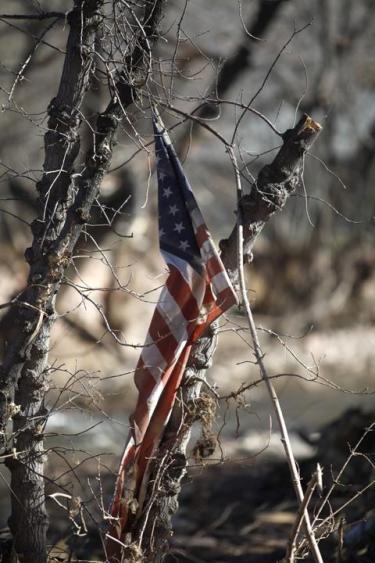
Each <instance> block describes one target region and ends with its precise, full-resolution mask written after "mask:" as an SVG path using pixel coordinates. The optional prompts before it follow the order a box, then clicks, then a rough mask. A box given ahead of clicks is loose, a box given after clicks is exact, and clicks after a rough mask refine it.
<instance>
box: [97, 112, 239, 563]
mask: <svg viewBox="0 0 375 563" xmlns="http://www.w3.org/2000/svg"><path fill="white" fill-rule="evenodd" d="M154 132H155V152H156V162H157V176H158V186H159V189H158V203H159V241H160V250H161V254H162V256H163V257H164V260H165V262H166V263H167V265H168V269H169V275H168V278H167V281H166V283H165V286H164V288H163V290H162V292H161V295H160V298H159V301H158V304H157V306H156V309H155V312H154V315H153V318H152V321H151V324H150V327H149V331H148V335H147V338H146V343H145V346H144V348H143V349H142V353H141V356H140V358H139V361H138V364H137V367H136V370H135V376H134V380H135V384H136V386H137V389H138V401H137V405H136V408H135V411H134V413H133V415H132V416H131V418H130V423H131V424H130V427H131V430H130V435H129V439H128V443H127V446H126V448H125V451H124V454H123V457H122V460H121V464H120V468H119V471H118V476H117V482H116V488H115V494H114V500H113V503H112V508H111V515H112V517H113V518H112V519H111V525H110V529H109V531H108V534H107V557H109V559H108V560H110V561H116V560H117V559H116V557H118V560H120V559H121V557H120V553H121V544H120V543H119V542H124V540H125V538H126V534H127V533H128V531H129V529H128V528H129V524H130V520H132V521H133V520H134V517H135V518H137V517H138V516H139V515H140V514H141V511H142V505H143V503H144V500H145V495H146V491H147V485H148V478H149V466H150V462H151V460H152V459H153V457H154V456H155V452H156V449H157V447H158V445H159V443H160V440H161V438H162V435H163V431H164V429H165V426H166V424H167V422H168V419H169V416H170V414H171V411H172V408H173V404H174V401H175V397H176V393H177V390H178V387H179V385H180V383H181V379H182V376H183V373H184V369H185V366H186V362H187V360H188V358H189V355H190V352H191V347H192V344H193V343H194V342H195V341H196V340H197V339H198V338H199V336H201V335H202V334H203V333H204V331H205V330H206V329H207V327H208V326H209V325H210V324H211V323H212V322H213V321H214V320H215V319H217V318H218V317H219V316H220V315H221V314H222V313H223V312H224V311H226V310H227V309H228V308H229V307H231V306H232V305H233V304H234V303H236V302H237V297H236V294H235V291H234V289H233V287H232V285H231V282H230V280H229V278H228V275H227V273H226V271H225V268H224V266H223V263H222V261H221V259H220V257H219V255H218V252H217V250H216V248H215V246H214V243H213V241H212V239H211V236H210V234H209V232H208V229H207V227H206V224H205V222H204V220H203V217H202V214H201V212H200V210H199V208H198V205H197V202H196V199H195V197H194V194H193V192H192V190H191V187H190V185H189V182H188V180H187V178H186V176H185V174H184V172H183V169H182V166H181V163H180V161H179V159H178V157H177V155H176V153H175V152H174V149H173V147H172V145H171V142H170V139H169V137H168V134H167V132H166V130H165V128H164V126H163V124H162V122H161V120H160V117H159V116H154ZM112 538H114V539H112ZM115 540H117V541H115Z"/></svg>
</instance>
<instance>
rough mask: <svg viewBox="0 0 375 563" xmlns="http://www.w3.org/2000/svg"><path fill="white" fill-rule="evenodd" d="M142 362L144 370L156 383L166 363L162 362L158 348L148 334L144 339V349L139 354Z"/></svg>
mask: <svg viewBox="0 0 375 563" xmlns="http://www.w3.org/2000/svg"><path fill="white" fill-rule="evenodd" d="M141 358H142V361H143V363H144V365H145V368H147V369H148V371H149V372H150V373H151V375H152V377H153V378H154V379H155V381H156V382H157V383H158V382H159V381H160V378H161V376H162V374H163V371H164V368H165V366H166V365H167V362H166V361H165V360H164V358H163V356H162V354H161V353H160V350H159V348H158V347H157V345H156V344H155V343H154V341H153V340H152V338H151V336H150V335H149V334H148V335H147V338H146V343H145V347H144V348H143V350H142V353H141Z"/></svg>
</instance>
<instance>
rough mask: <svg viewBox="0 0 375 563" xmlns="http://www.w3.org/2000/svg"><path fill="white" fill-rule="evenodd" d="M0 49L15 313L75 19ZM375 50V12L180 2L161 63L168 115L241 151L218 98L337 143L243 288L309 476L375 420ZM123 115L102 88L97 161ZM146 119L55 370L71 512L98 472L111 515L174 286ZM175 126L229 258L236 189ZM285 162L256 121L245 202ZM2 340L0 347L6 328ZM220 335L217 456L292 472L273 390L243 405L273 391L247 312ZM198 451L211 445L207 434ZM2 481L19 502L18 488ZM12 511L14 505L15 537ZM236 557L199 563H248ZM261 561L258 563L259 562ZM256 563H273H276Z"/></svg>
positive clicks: (5, 253)
mask: <svg viewBox="0 0 375 563" xmlns="http://www.w3.org/2000/svg"><path fill="white" fill-rule="evenodd" d="M71 7H72V2H71V1H70V0H59V1H57V0H56V1H49V2H46V1H41V2H37V1H26V0H24V1H21V0H3V2H2V3H1V9H0V11H1V12H3V13H4V14H5V13H8V14H9V13H14V14H16V13H19V14H22V13H31V12H32V13H38V12H39V11H41V10H43V9H46V10H47V9H48V10H54V9H56V10H59V11H65V10H66V11H68V10H70V9H71ZM53 22H54V25H52V23H53ZM0 29H1V34H0V102H1V109H2V111H1V115H0V120H1V127H0V141H1V149H0V150H1V156H0V158H1V160H0V182H1V183H0V200H1V201H0V208H1V209H0V303H5V302H8V301H9V300H10V299H12V297H14V296H15V295H16V294H17V293H18V292H19V291H20V290H21V289H22V288H23V286H24V284H25V280H26V276H27V265H26V263H25V261H24V257H23V254H24V251H25V248H26V247H28V246H29V245H30V240H31V238H30V231H29V223H30V222H31V221H32V219H33V218H34V216H35V212H36V207H35V200H36V190H35V183H36V182H37V181H38V179H39V178H40V176H41V173H42V166H43V135H44V133H45V131H46V123H47V118H46V115H47V114H46V112H47V108H48V104H49V102H50V100H51V99H52V98H53V96H54V95H55V94H56V91H57V87H58V81H59V78H60V74H61V69H62V64H63V62H64V49H65V43H66V39H67V34H68V31H69V29H68V25H67V23H66V21H64V20H63V19H62V20H59V21H54V20H52V21H50V20H46V21H44V20H42V21H38V20H36V19H35V20H32V21H25V20H17V19H14V20H8V19H7V20H5V19H4V18H2V17H1V14H0ZM374 32H375V10H374V6H373V2H372V1H369V0H358V1H356V2H353V1H350V0H298V1H297V0H289V1H287V0H284V1H277V0H268V1H261V0H260V1H255V0H254V1H245V0H244V1H242V2H240V1H239V2H234V1H228V0H216V2H215V3H214V4H213V3H211V2H206V1H204V0H190V1H189V2H186V3H185V2H178V1H177V0H171V1H170V2H168V3H167V5H166V8H165V15H164V18H163V20H162V23H161V35H162V39H161V40H160V41H159V42H158V44H157V46H156V48H155V51H154V57H155V63H154V65H155V77H154V81H153V88H154V89H155V92H156V93H157V94H158V96H159V97H160V98H161V99H164V100H166V99H167V100H169V101H171V102H172V104H173V105H174V106H175V107H176V108H178V109H180V110H182V111H184V112H191V111H193V110H194V109H195V108H197V106H198V105H200V106H201V107H200V109H199V110H198V112H197V114H198V115H200V116H201V117H202V118H205V119H207V120H209V124H210V126H211V127H213V128H214V129H216V130H217V131H219V132H220V133H221V134H222V135H223V136H225V137H226V138H227V139H230V138H231V136H232V134H233V131H234V129H235V126H236V122H237V120H238V117H239V114H240V111H239V109H238V107H237V106H235V105H233V104H229V103H228V104H225V103H223V104H221V105H220V107H218V106H217V105H216V104H212V103H210V102H209V98H214V97H215V96H216V95H218V96H219V98H220V99H222V100H226V101H230V102H237V103H242V104H247V103H248V102H249V100H251V99H252V98H253V97H254V96H255V95H256V97H255V99H254V101H253V102H252V107H254V108H255V109H256V110H258V111H260V112H262V113H263V114H264V115H266V116H267V117H268V119H269V120H271V121H272V123H273V124H274V125H275V126H276V127H277V129H279V130H281V131H284V130H286V129H288V128H290V127H292V126H293V124H294V123H295V122H296V119H298V117H299V116H300V114H301V112H304V111H305V112H307V113H309V114H310V115H311V116H312V117H313V119H315V120H316V121H318V122H319V123H320V124H321V125H322V127H323V131H322V133H321V135H320V137H319V139H318V141H317V142H316V143H315V145H314V147H313V150H312V152H311V154H308V155H307V156H306V159H305V167H304V181H303V182H301V184H300V186H299V188H298V190H297V192H296V193H295V194H294V195H293V196H292V197H291V199H290V201H289V202H288V204H287V207H286V209H284V210H283V212H282V213H280V214H276V215H275V216H274V217H273V218H272V220H271V221H270V223H269V224H268V225H267V226H266V228H265V230H264V232H263V233H262V235H261V238H260V239H259V240H258V241H257V244H256V247H255V251H254V260H253V262H252V264H251V265H250V266H247V271H246V275H247V279H248V286H249V290H250V296H251V302H252V304H253V309H254V312H255V314H256V322H257V324H258V325H259V326H260V327H261V339H262V344H263V346H264V352H265V362H266V365H267V367H268V369H269V371H270V373H271V374H272V375H277V374H282V375H281V376H280V378H279V379H278V380H277V381H276V386H277V389H278V392H279V396H280V400H281V402H282V406H283V408H284V410H285V415H286V418H287V422H288V426H289V429H290V430H291V433H292V437H293V445H294V448H295V451H296V454H297V456H298V457H299V458H300V459H303V458H308V457H309V456H312V455H315V453H316V445H314V444H315V442H314V440H313V438H314V436H315V437H316V436H318V433H319V431H320V430H321V428H322V427H323V426H324V425H327V424H329V423H330V422H332V421H333V420H336V419H337V418H338V417H339V416H340V415H341V414H342V413H343V412H345V411H347V409H349V408H350V409H352V410H351V412H352V413H357V414H358V413H359V411H361V414H358V416H364V417H366V416H371V412H373V411H374V397H373V394H372V393H373V391H374V381H375V379H374V371H375V346H374V343H375V248H374V243H373V238H374V216H375V209H374V202H375V196H374V190H373V185H374V178H375V33H374ZM40 39H42V41H40ZM108 99H109V93H108V87H107V84H106V82H105V80H102V79H101V77H100V74H98V75H97V76H96V77H94V79H93V88H92V92H91V93H90V95H89V96H88V97H87V101H86V103H85V106H84V107H83V108H82V113H83V115H84V123H83V126H82V154H83V152H84V149H85V146H87V142H88V140H89V139H90V135H91V134H92V126H93V123H94V118H95V115H96V114H97V112H98V111H102V110H103V109H104V108H105V106H106V104H107V102H108ZM145 108H147V100H140V101H139V103H137V104H135V105H134V106H133V108H132V109H131V112H130V114H129V116H128V119H127V120H125V121H124V123H123V126H122V127H121V131H120V133H119V136H118V144H117V146H116V149H115V154H114V158H113V162H112V169H111V172H110V173H109V174H108V175H107V177H106V178H105V180H104V182H103V186H102V192H101V196H100V202H98V203H97V205H96V206H95V209H94V210H93V214H92V217H91V222H90V225H88V227H87V229H86V234H85V235H84V236H82V237H81V239H80V241H79V243H78V245H77V248H76V251H75V256H74V261H73V264H72V266H71V268H70V269H69V271H68V274H67V278H66V280H65V284H64V285H63V288H62V290H61V293H60V295H59V298H58V303H57V312H58V319H57V322H56V324H55V327H54V329H53V339H52V344H51V350H50V365H51V373H50V391H49V395H48V402H49V405H48V406H49V407H50V408H51V409H52V410H51V416H50V419H49V423H48V432H49V433H50V436H49V441H48V446H49V447H50V448H51V450H53V451H52V453H51V455H50V456H49V460H48V462H47V463H48V475H49V477H50V478H51V479H55V478H56V479H57V478H59V479H62V480H64V479H65V481H66V483H67V485H68V486H69V487H71V490H72V494H74V495H78V494H81V493H79V491H80V490H81V487H82V483H81V482H80V479H82V478H83V479H84V481H85V486H87V476H88V475H89V476H90V475H91V476H92V479H94V480H95V478H97V476H98V471H99V472H100V474H102V475H109V476H108V483H109V484H108V491H106V492H105V495H106V496H105V499H106V502H107V498H108V495H109V488H110V483H111V479H112V478H111V477H110V473H108V472H109V471H110V470H114V469H115V468H116V466H117V463H118V459H119V456H120V455H121V452H122V449H123V447H124V444H125V440H126V436H127V431H128V422H127V420H128V415H129V414H130V413H131V411H132V408H133V406H134V401H135V391H134V387H133V383H132V370H133V369H134V367H135V364H136V361H137V358H138V355H139V353H140V347H141V346H142V343H143V340H144V338H145V335H146V332H147V328H148V322H149V320H150V317H151V315H152V312H153V307H154V304H155V302H156V301H157V297H158V291H159V289H160V286H161V285H162V284H163V281H164V279H165V267H164V264H163V262H162V260H161V258H160V256H159V254H158V245H157V222H156V219H157V210H156V184H155V177H154V174H153V173H152V170H153V154H152V152H153V149H152V145H151V144H150V143H151V141H152V137H151V126H150V120H149V113H148V112H147V110H145ZM161 111H162V106H161ZM162 114H163V118H164V120H165V122H166V124H167V125H168V126H170V127H171V137H172V139H173V140H174V143H175V146H176V148H177V150H178V152H179V154H180V156H181V158H182V160H183V162H184V167H185V170H186V173H187V175H188V177H189V178H190V181H191V184H192V187H193V190H194V191H195V193H196V196H197V198H198V200H199V203H200V206H201V210H202V212H203V214H204V216H205V218H206V220H207V223H208V225H209V227H210V229H211V232H212V235H213V237H214V239H215V240H216V241H219V240H220V239H221V238H225V237H227V236H228V235H229V233H230V231H231V229H232V227H233V225H234V222H235V214H234V209H235V184H234V178H233V174H232V168H231V165H230V162H229V159H228V156H227V154H226V153H225V150H224V147H223V146H222V144H221V143H220V142H219V141H218V140H217V139H216V138H215V137H214V136H213V135H211V134H210V133H209V132H208V131H206V130H203V129H202V128H198V127H197V126H194V127H193V126H192V125H191V123H190V124H187V123H186V122H183V120H182V119H181V116H177V117H176V115H173V112H172V111H164V112H163V111H162ZM279 144H280V139H279V137H278V136H277V135H275V133H274V132H273V131H272V130H271V128H270V127H269V126H268V125H267V124H266V123H265V122H264V121H262V120H261V119H259V118H258V117H257V116H256V115H252V114H250V113H247V114H246V115H245V117H244V118H243V119H242V121H241V124H240V126H239V128H238V131H237V137H236V146H237V149H238V154H239V158H240V162H241V167H242V176H243V184H244V189H245V190H249V189H250V187H251V183H252V181H253V179H254V178H256V176H257V173H258V171H259V170H260V168H261V167H262V166H263V165H264V164H266V163H268V162H270V161H271V160H272V158H273V157H274V155H275V154H276V151H277V149H278V146H279ZM73 283H74V284H75V285H76V286H77V285H78V287H79V288H80V291H77V290H76V289H74V287H72V284H73ZM2 312H3V311H1V310H0V313H2ZM4 312H5V309H4ZM0 325H1V332H2V334H3V337H4V335H5V334H6V331H7V325H6V323H4V322H1V321H0ZM221 325H222V326H221V328H220V333H221V334H220V339H219V347H218V350H217V352H216V355H215V360H214V365H213V367H212V368H211V369H210V382H211V385H214V386H215V388H216V391H217V393H218V395H220V396H221V397H222V399H218V418H217V420H216V421H215V422H214V426H213V432H214V433H216V434H217V433H218V432H219V436H220V439H219V442H220V447H219V448H217V450H216V452H215V453H214V454H213V456H212V460H211V463H212V464H213V465H215V463H220V464H221V463H222V461H223V460H228V463H229V462H230V461H232V462H233V460H250V463H251V464H253V463H255V458H254V456H255V455H256V454H257V453H258V452H260V451H263V450H264V452H263V453H262V454H261V456H258V457H256V460H257V461H256V463H258V464H259V463H262V461H261V460H263V459H264V460H267V459H271V458H272V459H276V458H277V459H278V456H280V455H281V452H282V448H281V444H280V440H279V437H278V434H277V431H276V430H274V429H273V426H274V425H273V423H272V422H271V421H272V413H271V410H272V409H271V406H270V403H269V400H268V397H267V395H266V391H265V388H264V387H263V386H262V385H256V386H253V387H251V388H250V389H249V390H248V391H247V392H246V393H242V394H240V395H236V396H235V397H234V398H233V396H232V398H229V396H230V395H231V394H233V392H235V391H237V390H238V389H239V388H240V387H241V385H243V384H245V385H246V384H248V383H250V382H252V381H256V380H258V379H259V373H258V368H257V366H255V365H254V364H253V363H252V350H251V346H250V345H249V342H248V337H247V335H246V333H245V332H243V331H241V330H238V329H239V328H240V327H242V326H245V325H246V322H245V319H243V318H242V316H241V314H240V313H239V312H238V311H233V312H232V313H231V314H229V315H227V318H226V319H225V320H224V321H222V323H221ZM109 327H110V329H111V330H109ZM353 409H357V410H353ZM361 420H362V419H361ZM364 420H366V421H367V418H365V419H364ZM194 432H195V436H194V438H195V439H196V438H197V437H198V436H199V428H196V429H195V430H194ZM344 441H345V439H344ZM193 445H194V439H193ZM72 467H74V468H75V467H77V469H76V470H75V471H74V474H72V473H71V469H72ZM231 467H232V466H231ZM211 470H212V468H211V469H210V471H211ZM200 471H203V470H200ZM67 472H69V473H67ZM82 476H83V477H82ZM1 477H2V482H3V487H4V490H5V489H6V486H7V485H6V483H7V482H8V475H7V472H6V469H5V468H4V469H1ZM103 479H105V478H104V477H103ZM52 490H53V489H51V491H52ZM51 504H52V502H51ZM7 510H8V508H7V500H6V495H2V501H1V506H0V525H1V526H5V525H6V518H7ZM58 517H61V530H63V529H66V528H67V527H69V525H70V524H69V522H68V523H67V522H65V520H66V514H65V513H64V511H63V510H60V512H58V513H57V516H56V518H58ZM64 518H65V520H64ZM180 518H182V516H180ZM64 522H65V523H64ZM177 525H178V520H177ZM64 526H65V528H64ZM59 530H60V529H59ZM61 530H60V531H59V532H56V534H57V536H58V535H59V533H60V534H62V535H63V533H62V532H61ZM57 536H56V537H57ZM180 547H181V546H180ZM232 551H233V550H232ZM232 556H233V557H235V556H234V555H233V553H232V552H231V554H227V556H225V557H224V556H223V557H222V558H221V559H220V557H219V558H216V559H215V558H211V559H210V558H209V557H208V556H206V558H205V557H204V556H203V559H199V560H202V561H208V560H210V561H211V560H215V561H219V560H222V561H232V559H231V557H232ZM176 557H177V556H176ZM181 557H182V556H181ZM246 557H247V559H246V558H245V559H243V561H250V559H249V555H247V556H246ZM257 557H258V559H257V562H258V563H259V562H260V561H268V559H266V556H264V558H263V559H262V558H261V556H260V555H259V554H258V556H257ZM177 560H181V561H182V560H185V559H178V557H177ZM186 560H188V559H186ZM190 560H194V559H190ZM234 560H235V561H240V559H239V558H237V559H235V558H233V561H234ZM269 560H270V561H271V560H272V561H273V560H274V559H269Z"/></svg>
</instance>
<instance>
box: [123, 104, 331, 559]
mask: <svg viewBox="0 0 375 563" xmlns="http://www.w3.org/2000/svg"><path fill="white" fill-rule="evenodd" d="M319 131H320V126H319V125H318V124H317V123H315V122H314V121H313V120H312V119H311V118H310V117H308V116H307V115H304V116H303V117H302V118H301V119H300V121H299V122H298V124H297V125H296V126H295V127H294V128H293V129H290V130H288V131H286V132H285V133H284V135H283V145H282V147H281V148H280V150H279V152H278V154H277V156H276V157H275V159H274V160H273V162H272V163H271V164H269V165H266V166H264V167H263V169H262V170H261V171H260V173H259V176H258V179H257V181H256V182H255V183H254V184H253V185H252V188H251V192H250V194H249V195H245V196H244V197H243V198H242V200H241V202H240V208H241V212H242V219H243V225H244V256H245V257H247V259H251V256H252V248H253V246H254V243H255V241H256V238H257V236H258V235H259V233H260V232H261V230H262V229H263V227H264V226H265V224H266V223H267V221H268V220H269V219H270V217H271V216H272V215H273V214H274V213H275V212H276V211H281V210H282V209H283V207H284V206H285V204H286V202H287V200H288V198H289V196H290V195H291V194H292V193H293V192H294V191H295V190H296V188H297V186H298V184H299V182H300V181H301V173H302V166H303V159H304V155H305V154H306V151H308V150H309V148H310V147H311V145H312V144H313V143H314V141H315V139H316V137H317V135H318V133H319ZM236 236H237V226H235V227H234V229H233V231H232V233H231V234H230V236H229V237H228V239H226V240H223V241H221V243H220V248H221V250H222V255H221V257H222V260H223V262H224V265H225V266H226V268H227V269H228V272H229V275H230V277H231V279H232V281H233V282H234V283H236V281H237V277H238V270H237V262H236V254H237V252H236V244H237V241H236ZM215 348H216V329H215V327H211V329H210V331H209V332H208V333H207V334H205V335H204V336H203V337H202V338H201V339H200V340H199V341H198V342H197V344H196V345H195V347H194V349H193V353H192V355H191V357H190V360H189V363H188V367H187V369H186V372H185V375H184V380H183V384H182V388H181V392H180V397H179V400H178V401H176V405H175V407H174V410H173V413H172V417H171V420H170V422H169V424H168V426H167V429H166V432H165V436H164V439H163V442H162V444H161V447H160V449H159V452H158V454H157V460H156V462H155V467H154V471H153V474H152V477H151V478H150V483H151V486H150V491H149V500H148V504H147V505H146V509H145V510H144V512H143V516H142V519H141V520H140V521H138V522H136V523H135V526H134V529H133V537H132V540H133V542H134V543H136V544H138V545H139V546H140V547H141V548H142V551H143V554H144V560H145V561H154V562H159V561H162V559H163V556H164V555H165V552H166V551H167V549H168V540H169V538H170V536H171V534H172V528H171V517H172V515H173V514H174V513H175V512H176V510H177V508H178V495H179V492H180V489H181V479H182V477H183V476H184V474H185V472H186V465H187V458H186V446H187V443H188V441H189V437H190V430H191V426H192V424H193V422H194V421H196V420H202V417H204V416H205V414H207V413H205V404H204V401H202V400H201V399H200V396H201V387H202V384H203V383H204V381H205V373H206V370H207V368H208V367H209V366H210V364H211V361H212V356H213V354H214V351H215ZM208 408H211V406H210V404H208ZM208 414H209V413H208ZM203 447H206V448H207V449H208V450H209V449H210V444H206V445H205V444H203Z"/></svg>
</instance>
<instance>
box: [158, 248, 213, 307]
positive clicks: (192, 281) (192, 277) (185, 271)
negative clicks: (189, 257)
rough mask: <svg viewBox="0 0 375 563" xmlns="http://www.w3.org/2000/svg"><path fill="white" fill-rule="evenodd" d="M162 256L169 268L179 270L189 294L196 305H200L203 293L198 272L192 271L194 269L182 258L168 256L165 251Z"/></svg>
mask: <svg viewBox="0 0 375 563" xmlns="http://www.w3.org/2000/svg"><path fill="white" fill-rule="evenodd" d="M162 254H163V257H164V260H165V261H166V263H167V264H171V266H175V268H177V270H179V272H180V274H181V275H182V277H183V278H184V280H185V281H186V283H187V284H188V285H189V286H190V288H191V292H192V294H193V295H194V297H195V300H196V302H197V303H198V305H199V303H202V300H203V296H204V292H205V280H204V278H203V277H202V276H200V275H199V274H198V272H197V271H196V270H194V268H192V267H191V266H190V264H189V263H188V262H186V261H185V260H183V259H182V258H179V257H178V256H175V255H174V254H170V253H169V252H166V251H165V250H163V251H162Z"/></svg>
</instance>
